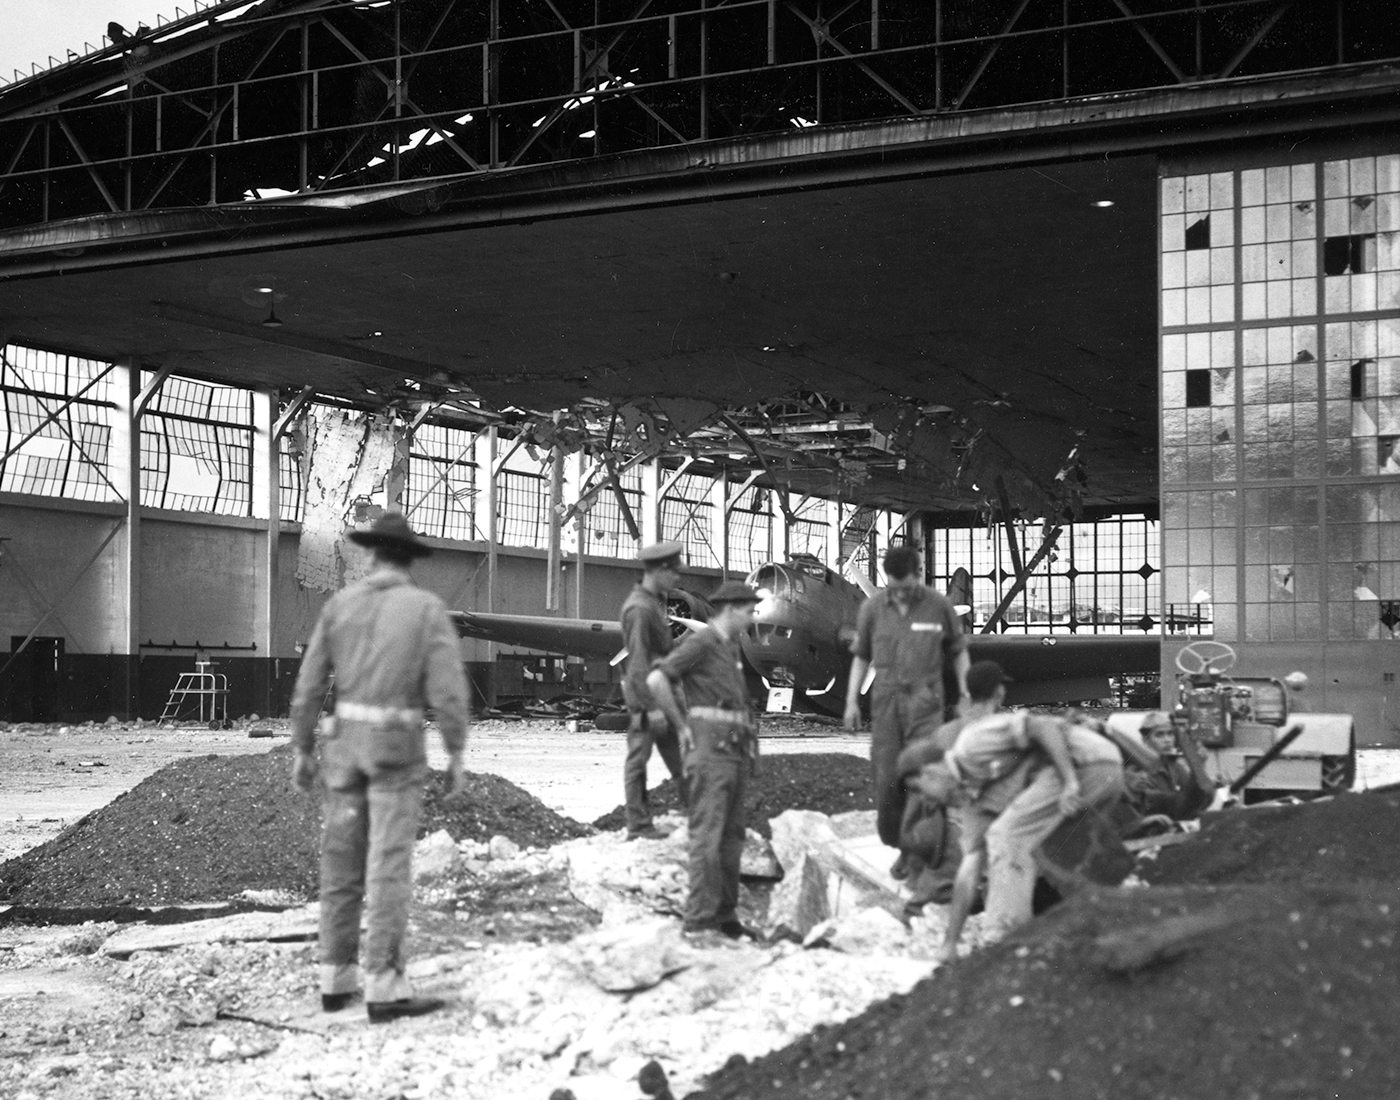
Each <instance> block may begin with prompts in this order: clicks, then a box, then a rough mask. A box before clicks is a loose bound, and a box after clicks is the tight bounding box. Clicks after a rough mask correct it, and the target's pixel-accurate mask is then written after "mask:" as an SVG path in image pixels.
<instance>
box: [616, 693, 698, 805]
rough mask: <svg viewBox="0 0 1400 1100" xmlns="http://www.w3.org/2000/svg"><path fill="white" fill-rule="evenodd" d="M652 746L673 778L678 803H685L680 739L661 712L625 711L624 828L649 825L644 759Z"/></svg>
mask: <svg viewBox="0 0 1400 1100" xmlns="http://www.w3.org/2000/svg"><path fill="white" fill-rule="evenodd" d="M653 746H654V747H655V748H656V751H657V752H658V753H659V754H660V756H661V761H662V763H664V764H665V765H666V768H667V770H668V771H669V772H670V773H671V778H672V779H674V780H675V781H676V789H677V792H678V793H679V794H680V798H681V805H682V806H685V805H687V801H686V794H687V792H686V779H685V772H684V770H683V768H682V765H681V746H680V739H679V738H678V737H677V736H676V732H675V730H673V729H671V727H670V725H669V724H668V723H667V722H666V719H665V717H664V716H663V715H662V714H661V712H660V711H650V712H648V711H644V710H633V711H629V712H628V725H627V759H626V761H625V762H624V763H623V765H622V793H623V799H624V804H625V805H626V808H627V831H628V832H637V831H638V830H639V829H645V828H646V827H647V826H648V825H650V824H651V806H650V805H649V804H648V802H647V761H648V760H650V759H651V750H652V748H653Z"/></svg>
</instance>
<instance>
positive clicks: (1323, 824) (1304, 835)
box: [1142, 787, 1400, 886]
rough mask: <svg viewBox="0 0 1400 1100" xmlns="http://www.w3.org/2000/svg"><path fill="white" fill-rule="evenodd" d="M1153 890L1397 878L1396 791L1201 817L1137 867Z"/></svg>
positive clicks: (1399, 799)
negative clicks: (1193, 828)
mask: <svg viewBox="0 0 1400 1100" xmlns="http://www.w3.org/2000/svg"><path fill="white" fill-rule="evenodd" d="M1142 877H1143V878H1145V879H1146V880H1147V881H1148V882H1151V883H1153V884H1154V885H1163V886H1184V885H1187V884H1190V883H1200V884H1208V883H1221V884H1224V883H1246V882H1339V881H1340V882H1356V881H1362V880H1366V879H1396V878H1400V789H1397V788H1394V787H1388V788H1383V789H1380V790H1376V791H1369V792H1367V793H1366V794H1344V795H1339V796H1337V797H1336V798H1333V799H1329V800H1327V801H1324V802H1305V803H1300V804H1297V805H1292V806H1269V805H1261V806H1251V807H1249V808H1248V809H1245V810H1225V811H1223V812H1221V813H1215V814H1207V815H1206V816H1205V817H1204V818H1202V820H1201V831H1200V834H1199V835H1198V836H1196V837H1194V838H1192V839H1191V840H1190V841H1188V842H1187V843H1185V844H1180V845H1177V846H1176V847H1172V848H1163V849H1162V850H1161V854H1160V855H1159V856H1158V858H1157V859H1156V860H1154V861H1150V862H1148V863H1146V864H1144V866H1143V870H1142Z"/></svg>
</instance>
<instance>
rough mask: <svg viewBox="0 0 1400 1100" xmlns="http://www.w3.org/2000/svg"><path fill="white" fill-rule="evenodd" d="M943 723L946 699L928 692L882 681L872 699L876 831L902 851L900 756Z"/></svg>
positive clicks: (873, 793) (873, 789)
mask: <svg viewBox="0 0 1400 1100" xmlns="http://www.w3.org/2000/svg"><path fill="white" fill-rule="evenodd" d="M942 720H943V697H942V696H941V695H934V694H933V693H931V692H930V691H928V690H927V689H924V690H912V691H911V690H906V689H903V688H901V687H890V686H885V687H882V686H881V684H880V681H879V679H878V678H877V679H876V681H875V687H874V689H873V692H872V694H871V697H870V795H871V797H872V798H873V799H874V800H875V831H876V832H877V833H879V834H880V841H881V843H884V844H887V845H889V846H890V847H891V848H898V847H899V829H900V824H901V823H902V821H903V820H904V784H903V783H902V782H901V781H900V777H899V768H898V767H897V765H898V762H899V754H900V753H901V752H902V751H904V746H905V745H907V744H908V743H909V741H910V739H911V737H913V735H914V734H915V732H916V731H922V730H923V729H925V728H926V727H927V726H928V725H929V724H930V723H933V724H937V723H940V722H942Z"/></svg>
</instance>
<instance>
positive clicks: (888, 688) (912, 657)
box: [845, 546, 969, 878]
mask: <svg viewBox="0 0 1400 1100" xmlns="http://www.w3.org/2000/svg"><path fill="white" fill-rule="evenodd" d="M884 564H885V576H886V577H887V578H888V579H889V585H888V587H886V588H885V589H884V590H883V591H881V592H877V593H875V595H873V596H871V597H870V598H869V599H867V600H866V601H865V603H863V604H862V605H861V608H860V614H859V615H858V616H857V618H856V638H855V641H854V642H853V643H852V646H851V649H852V652H853V653H854V654H855V659H854V660H852V661H851V674H850V678H849V680H848V681H847V684H846V715H845V720H846V728H847V729H859V728H860V689H861V686H862V685H863V684H864V682H865V675H866V672H867V671H868V670H869V669H870V668H871V667H873V668H874V669H875V683H874V685H873V686H872V687H871V689H870V770H871V790H872V793H873V794H874V797H875V811H876V829H877V831H878V832H879V834H880V839H881V840H882V841H883V842H884V843H885V844H887V845H889V846H890V847H891V848H898V847H899V830H900V823H901V821H902V819H903V816H904V793H905V792H904V785H903V784H902V783H901V782H900V778H899V770H898V766H897V764H898V760H899V754H900V752H901V750H903V748H904V746H905V745H906V744H908V743H909V740H910V739H911V737H913V736H914V735H916V734H917V733H920V732H923V731H924V730H932V729H936V728H937V727H938V726H939V725H941V724H942V722H943V669H944V663H945V662H946V661H949V660H951V661H952V667H953V673H954V675H955V677H956V678H957V684H958V692H959V695H960V696H961V695H966V694H967V669H968V664H969V659H968V656H967V638H966V637H965V636H964V634H963V631H962V622H961V620H959V618H958V616H957V613H956V612H955V611H954V610H953V605H952V604H951V603H949V602H948V600H947V599H946V598H945V597H943V596H941V595H939V594H938V593H937V592H934V591H933V590H932V589H930V588H928V587H926V586H925V585H924V584H923V582H922V581H921V580H920V579H919V576H920V573H921V572H922V570H921V568H920V566H921V562H920V560H919V552H918V551H917V550H916V549H914V547H912V546H892V547H890V549H889V550H888V551H887V552H886V553H885V563H884ZM954 701H955V702H956V700H954ZM909 871H910V868H909V867H908V865H907V860H906V858H905V856H904V855H903V854H902V853H901V855H900V857H899V859H898V860H896V861H895V865H894V867H893V868H891V872H892V873H893V874H894V875H895V876H896V877H897V878H903V877H905V876H906V875H908V873H909Z"/></svg>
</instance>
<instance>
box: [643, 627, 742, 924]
mask: <svg viewBox="0 0 1400 1100" xmlns="http://www.w3.org/2000/svg"><path fill="white" fill-rule="evenodd" d="M656 667H657V668H658V669H660V670H661V671H662V672H663V673H665V674H666V677H667V679H669V680H670V681H671V684H672V686H673V687H674V686H675V685H679V686H680V688H681V689H682V691H683V692H684V698H685V700H686V720H687V722H688V723H689V725H690V731H691V734H692V735H693V736H694V742H695V743H694V746H693V747H692V749H691V751H690V753H689V754H688V755H687V756H686V759H685V770H686V775H687V776H688V778H689V780H690V804H689V816H690V893H689V896H688V897H687V899H686V906H685V924H686V927H687V928H690V929H700V928H717V927H719V926H720V925H722V924H725V923H726V922H728V921H732V920H736V919H737V907H738V904H739V862H740V858H741V857H742V855H743V852H744V794H745V792H746V790H747V788H748V780H749V775H750V773H751V772H752V770H753V766H754V761H755V760H756V759H757V756H758V738H757V734H756V731H755V728H754V725H753V720H752V718H751V716H750V714H749V706H748V691H747V688H746V687H745V685H744V672H743V657H742V656H741V653H740V650H739V640H738V639H737V638H730V639H725V638H723V637H721V636H720V634H719V633H718V632H717V631H716V630H714V629H713V628H712V627H703V628H701V629H700V630H697V631H695V632H694V633H693V634H690V635H689V636H687V637H686V638H685V639H684V640H683V641H682V642H681V644H680V645H679V646H677V647H676V648H675V650H674V651H672V653H671V654H670V656H668V657H666V658H664V659H663V660H662V661H661V662H660V663H659V664H658V665H657V666H656Z"/></svg>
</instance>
